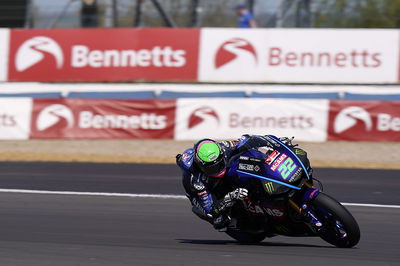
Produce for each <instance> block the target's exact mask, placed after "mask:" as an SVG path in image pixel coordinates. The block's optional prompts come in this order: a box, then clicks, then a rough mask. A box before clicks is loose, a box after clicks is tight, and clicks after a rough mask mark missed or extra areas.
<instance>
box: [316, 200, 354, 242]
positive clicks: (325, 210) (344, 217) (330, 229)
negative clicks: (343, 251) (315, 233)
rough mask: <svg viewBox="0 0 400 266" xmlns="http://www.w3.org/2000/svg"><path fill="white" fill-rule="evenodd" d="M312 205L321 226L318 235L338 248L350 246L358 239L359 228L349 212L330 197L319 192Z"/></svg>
mask: <svg viewBox="0 0 400 266" xmlns="http://www.w3.org/2000/svg"><path fill="white" fill-rule="evenodd" d="M312 206H313V207H314V208H313V209H314V212H315V213H316V214H317V216H318V218H319V219H320V221H321V222H322V223H323V228H322V229H321V231H320V232H319V236H320V237H321V238H322V239H323V240H325V241H326V242H328V243H330V244H332V245H335V246H337V247H340V248H351V247H353V246H355V245H357V244H358V242H359V240H360V228H359V226H358V224H357V221H356V220H355V219H354V217H353V216H352V215H351V213H350V212H349V211H348V210H347V209H346V208H345V207H343V205H341V204H340V203H339V202H337V201H336V200H335V199H333V198H332V197H330V196H328V195H326V194H324V193H320V194H319V195H318V196H317V197H316V198H315V199H314V200H313V201H312Z"/></svg>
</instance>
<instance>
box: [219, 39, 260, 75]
mask: <svg viewBox="0 0 400 266" xmlns="http://www.w3.org/2000/svg"><path fill="white" fill-rule="evenodd" d="M235 62H237V63H240V64H242V63H245V64H248V63H249V62H250V63H251V64H253V65H256V64H257V53H256V50H255V49H254V46H253V45H252V44H251V43H250V42H249V41H247V40H245V39H242V38H233V39H230V40H228V41H226V42H224V43H223V44H222V45H221V46H220V47H219V48H218V51H217V53H216V55H215V68H216V69H218V68H221V67H223V66H225V65H227V64H233V63H235Z"/></svg>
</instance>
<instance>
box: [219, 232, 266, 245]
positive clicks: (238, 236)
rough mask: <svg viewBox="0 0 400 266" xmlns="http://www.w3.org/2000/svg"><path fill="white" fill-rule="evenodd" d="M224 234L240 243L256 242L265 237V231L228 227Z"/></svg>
mask: <svg viewBox="0 0 400 266" xmlns="http://www.w3.org/2000/svg"><path fill="white" fill-rule="evenodd" d="M226 234H227V235H229V236H230V237H232V238H233V239H235V240H237V241H238V242H239V243H241V244H257V243H260V242H261V241H263V240H264V239H265V238H266V237H267V233H247V232H241V231H234V230H229V229H228V231H226Z"/></svg>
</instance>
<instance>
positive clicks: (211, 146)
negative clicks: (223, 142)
mask: <svg viewBox="0 0 400 266" xmlns="http://www.w3.org/2000/svg"><path fill="white" fill-rule="evenodd" d="M194 149H195V156H194V161H195V162H196V164H197V166H198V167H199V168H200V170H201V171H203V173H205V174H206V175H208V176H213V177H223V176H224V174H225V172H226V161H225V154H224V151H223V150H222V149H221V147H220V146H219V144H218V143H217V142H215V141H214V140H212V139H202V140H200V141H198V142H197V143H196V144H195V145H194Z"/></svg>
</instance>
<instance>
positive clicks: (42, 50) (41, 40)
mask: <svg viewBox="0 0 400 266" xmlns="http://www.w3.org/2000/svg"><path fill="white" fill-rule="evenodd" d="M46 54H49V55H51V56H52V57H54V60H55V64H56V67H57V68H58V69H60V68H62V66H63V62H64V56H63V52H62V50H61V47H60V46H59V45H58V43H57V42H55V41H54V40H53V39H51V38H48V37H44V36H37V37H33V38H31V39H29V40H27V41H25V42H24V43H23V44H22V45H21V46H20V47H19V48H18V51H17V54H16V56H15V68H16V69H17V71H18V72H23V71H25V70H27V69H29V68H31V67H33V66H34V65H36V64H38V63H40V62H41V61H42V60H44V59H45V58H48V57H46ZM46 60H47V59H46Z"/></svg>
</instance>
